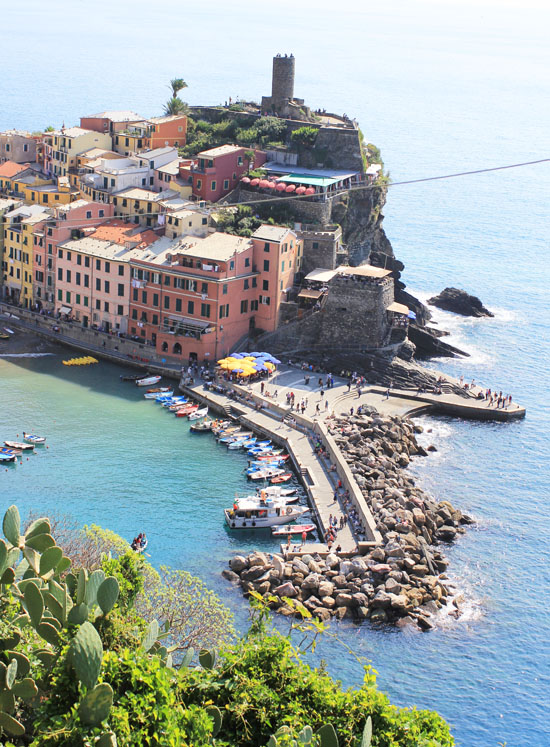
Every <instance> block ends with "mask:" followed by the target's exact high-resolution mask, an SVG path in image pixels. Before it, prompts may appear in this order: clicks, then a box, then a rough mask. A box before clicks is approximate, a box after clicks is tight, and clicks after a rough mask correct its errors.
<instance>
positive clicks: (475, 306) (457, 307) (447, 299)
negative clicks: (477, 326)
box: [428, 288, 494, 317]
mask: <svg viewBox="0 0 550 747" xmlns="http://www.w3.org/2000/svg"><path fill="white" fill-rule="evenodd" d="M428 303H429V304H430V305H431V306H437V308H438V309H443V310H444V311H452V312H453V313H454V314H461V315H462V316H474V317H481V316H494V314H493V313H492V312H491V311H489V309H487V308H485V306H484V305H483V304H482V303H481V301H480V300H479V298H478V297H477V296H472V295H470V294H469V293H467V292H466V291H465V290H461V289H460V288H445V289H444V290H442V291H441V293H440V294H439V295H438V296H433V297H432V298H429V299H428Z"/></svg>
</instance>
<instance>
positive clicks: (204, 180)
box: [181, 145, 266, 202]
mask: <svg viewBox="0 0 550 747" xmlns="http://www.w3.org/2000/svg"><path fill="white" fill-rule="evenodd" d="M247 150H248V149H247V148H242V147H240V146H239V145H220V146H219V147H218V148H210V150H204V151H202V152H201V153H199V154H198V155H197V158H196V163H195V165H192V166H190V167H188V168H183V169H181V174H182V176H183V177H184V178H187V179H188V181H189V183H190V184H191V186H192V188H193V195H194V197H196V198H199V199H201V200H208V201H209V202H217V201H218V200H219V199H221V198H222V197H224V195H226V194H228V193H229V192H231V190H232V189H234V188H235V187H236V186H237V183H238V181H239V179H240V178H241V176H242V175H243V174H244V173H245V172H246V171H247V169H248V167H249V164H248V162H247V160H246V158H245V153H246V151H247ZM265 161H266V154H265V153H264V152H263V151H261V150H256V151H255V157H254V167H255V168H258V167H259V166H261V165H262V164H264V163H265Z"/></svg>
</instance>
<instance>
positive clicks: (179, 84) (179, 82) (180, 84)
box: [168, 78, 188, 99]
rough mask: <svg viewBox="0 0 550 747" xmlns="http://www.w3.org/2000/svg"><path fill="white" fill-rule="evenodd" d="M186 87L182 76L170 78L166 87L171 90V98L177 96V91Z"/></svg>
mask: <svg viewBox="0 0 550 747" xmlns="http://www.w3.org/2000/svg"><path fill="white" fill-rule="evenodd" d="M187 87H188V86H187V83H186V82H185V81H184V79H183V78H172V80H171V81H170V85H169V86H168V88H170V89H171V90H172V98H173V99H175V98H177V96H178V93H179V92H180V91H183V89H184V88H187Z"/></svg>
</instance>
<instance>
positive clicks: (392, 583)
mask: <svg viewBox="0 0 550 747" xmlns="http://www.w3.org/2000/svg"><path fill="white" fill-rule="evenodd" d="M385 586H386V591H387V592H388V594H399V592H400V591H401V584H399V583H397V581H396V580H395V579H394V578H388V579H387V580H386V584H385Z"/></svg>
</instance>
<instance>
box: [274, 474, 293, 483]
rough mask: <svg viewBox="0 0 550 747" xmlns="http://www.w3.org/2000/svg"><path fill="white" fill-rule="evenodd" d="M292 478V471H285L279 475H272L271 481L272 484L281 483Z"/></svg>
mask: <svg viewBox="0 0 550 747" xmlns="http://www.w3.org/2000/svg"><path fill="white" fill-rule="evenodd" d="M291 479H292V472H283V474H282V475H277V477H272V478H271V480H270V482H271V484H272V485H280V484H281V483H283V482H288V481H289V480H291Z"/></svg>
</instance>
